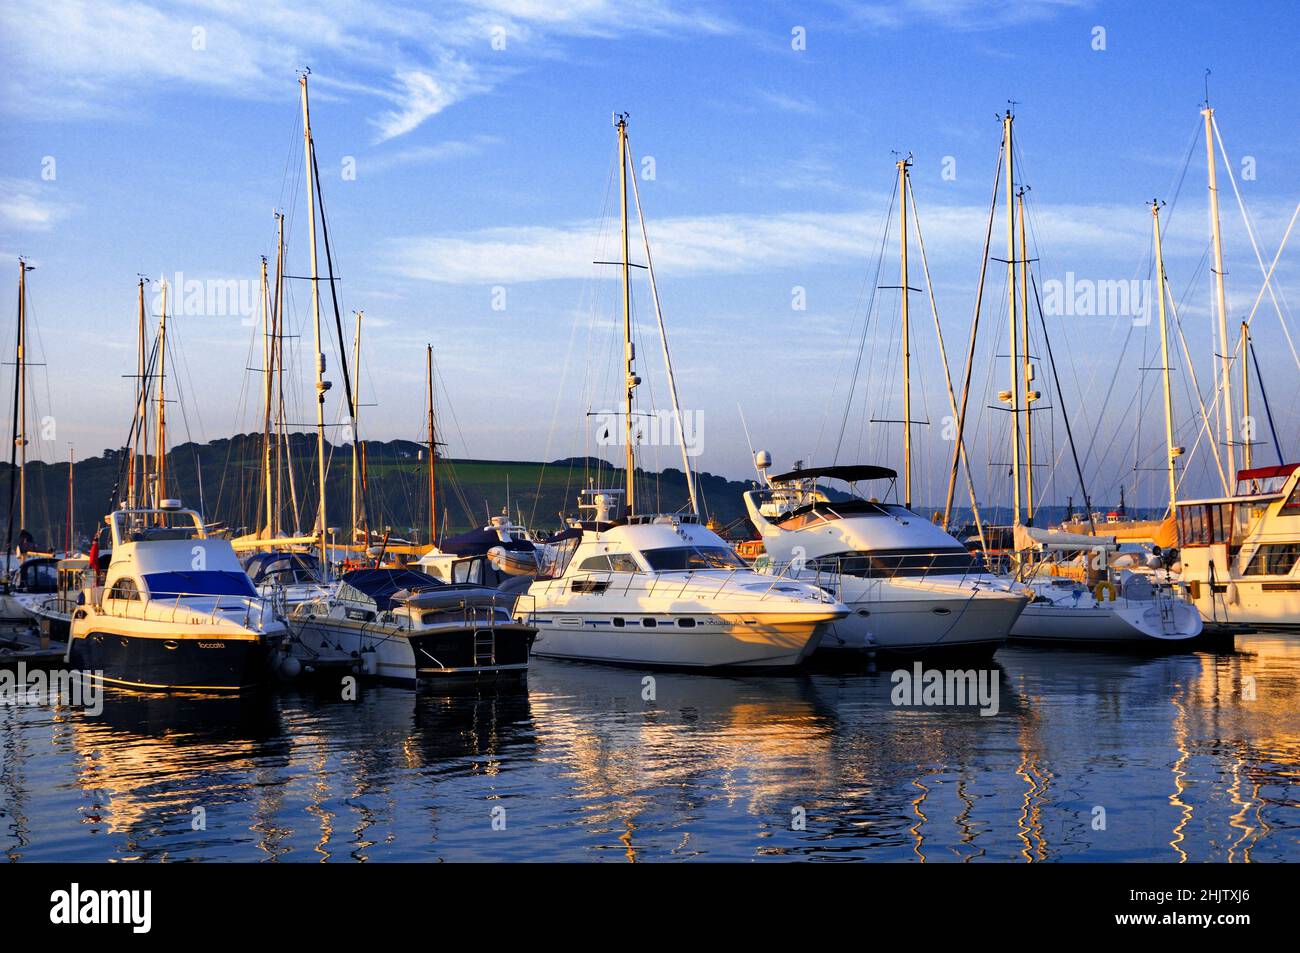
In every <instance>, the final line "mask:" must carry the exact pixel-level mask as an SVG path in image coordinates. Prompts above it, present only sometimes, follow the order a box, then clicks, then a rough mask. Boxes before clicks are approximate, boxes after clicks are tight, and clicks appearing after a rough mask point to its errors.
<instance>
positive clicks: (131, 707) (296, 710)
mask: <svg viewBox="0 0 1300 953" xmlns="http://www.w3.org/2000/svg"><path fill="white" fill-rule="evenodd" d="M997 659H998V671H997V672H996V673H995V674H996V675H997V677H998V678H999V679H1000V684H999V695H1000V699H1001V705H1000V711H999V713H998V714H996V715H994V716H992V717H981V716H980V715H979V713H978V711H977V710H976V709H975V708H962V709H953V708H941V707H924V708H923V707H917V708H900V707H895V706H894V705H893V704H892V703H891V701H890V689H891V681H890V678H889V673H888V672H881V673H878V674H805V675H798V676H784V677H775V676H773V677H759V676H747V677H709V676H702V675H687V674H681V675H678V674H665V673H659V674H657V675H655V678H654V684H653V688H654V699H653V700H644V699H643V694H645V693H646V688H645V684H644V683H643V681H642V679H643V678H644V677H645V673H642V672H635V671H627V670H621V669H613V668H604V667H600V666H594V665H583V664H576V663H565V662H550V661H545V660H537V661H535V662H534V663H533V665H532V667H531V671H530V674H529V679H528V684H527V685H526V686H525V687H523V688H521V689H518V690H514V691H508V692H500V693H483V694H479V693H475V692H465V691H460V692H457V693H455V694H441V693H438V692H431V691H420V692H413V691H408V690H405V689H396V688H386V687H373V688H365V689H363V691H362V693H361V695H360V698H359V699H358V700H357V701H355V702H345V701H340V700H336V699H334V698H331V697H328V696H324V695H321V694H317V693H312V692H310V691H298V690H292V691H282V692H279V693H278V694H274V695H271V696H269V697H264V698H261V699H259V700H254V699H243V700H241V699H209V698H195V697H190V698H185V697H181V698H173V697H165V696H142V695H132V694H124V693H114V692H110V693H109V694H108V697H107V698H106V699H105V705H104V710H103V713H102V714H101V715H100V716H98V717H90V716H88V715H87V714H85V713H83V712H81V711H78V710H74V709H70V708H65V707H59V706H50V705H44V706H18V707H14V706H6V707H3V708H0V753H2V756H3V762H2V763H0V849H2V850H3V851H4V852H5V854H6V855H7V856H8V857H9V858H10V859H12V860H41V861H58V860H91V861H106V860H128V859H138V860H163V859H167V860H238V861H279V862H315V861H326V860H328V861H331V862H352V861H371V860H433V859H447V860H546V859H564V860H610V861H624V860H673V859H687V858H698V859H706V860H750V859H756V858H757V859H799V858H819V859H834V860H848V859H863V860H881V861H886V860H888V861H896V860H912V861H917V860H919V861H928V862H934V861H949V862H954V861H956V862H962V861H980V862H984V861H1009V862H1039V861H1052V860H1062V859H1082V860H1156V861H1171V862H1179V861H1233V862H1241V861H1254V860H1282V859H1289V860H1294V859H1297V857H1300V846H1298V838H1297V831H1298V830H1300V817H1298V816H1297V815H1298V812H1297V811H1296V797H1295V789H1294V783H1295V780H1296V776H1297V766H1298V765H1300V706H1297V693H1298V689H1297V686H1298V685H1300V646H1297V645H1296V644H1295V643H1294V642H1291V641H1288V640H1287V639H1286V638H1285V637H1277V638H1273V637H1268V636H1256V637H1249V638H1242V639H1239V640H1238V651H1237V652H1235V653H1232V654H1220V655H1215V654H1208V653H1197V654H1185V655H1170V656H1162V657H1141V656H1136V657H1135V656H1124V655H1109V654H1098V653H1096V652H1068V651H1058V650H1035V649H1004V650H1002V651H1000V652H999V653H998V656H997ZM1252 696H1253V697H1252Z"/></svg>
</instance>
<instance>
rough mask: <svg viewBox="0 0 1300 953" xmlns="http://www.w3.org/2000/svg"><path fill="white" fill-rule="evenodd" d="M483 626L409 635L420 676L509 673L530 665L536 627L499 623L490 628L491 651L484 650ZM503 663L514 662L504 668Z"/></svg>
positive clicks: (507, 675)
mask: <svg viewBox="0 0 1300 953" xmlns="http://www.w3.org/2000/svg"><path fill="white" fill-rule="evenodd" d="M485 631H486V630H482V629H478V630H476V629H472V628H470V629H444V630H436V631H433V632H427V633H412V634H410V635H408V636H407V639H408V641H409V642H410V644H411V651H412V652H413V653H414V654H415V665H416V671H417V673H418V675H419V677H420V678H447V677H460V676H468V677H470V678H474V677H478V678H492V677H510V676H512V675H516V674H522V672H523V671H524V670H525V669H526V667H527V665H528V656H529V653H530V652H531V651H532V647H533V640H534V639H535V638H537V630H536V629H533V628H530V627H527V626H498V627H495V628H493V629H492V630H491V653H490V657H489V655H488V654H487V653H486V652H484V651H483V645H482V644H481V642H480V633H484V632H485ZM476 643H477V644H478V645H479V647H478V648H477V649H476ZM502 666H515V667H514V668H505V669H504V670H503V669H502Z"/></svg>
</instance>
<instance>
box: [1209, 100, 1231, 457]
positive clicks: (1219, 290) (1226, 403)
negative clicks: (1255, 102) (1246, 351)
mask: <svg viewBox="0 0 1300 953" xmlns="http://www.w3.org/2000/svg"><path fill="white" fill-rule="evenodd" d="M1201 115H1202V116H1204V117H1205V161H1206V167H1207V171H1208V172H1209V185H1210V231H1211V233H1212V234H1213V236H1214V291H1215V298H1216V302H1217V304H1218V309H1219V372H1220V378H1219V391H1220V393H1221V394H1222V395H1223V439H1224V442H1225V443H1226V444H1227V447H1228V474H1229V476H1230V477H1231V478H1232V479H1234V480H1235V479H1236V478H1237V453H1236V451H1235V450H1234V449H1233V437H1232V433H1233V426H1232V359H1231V357H1230V355H1229V354H1228V294H1227V290H1226V289H1225V288H1224V285H1223V236H1222V235H1221V234H1220V233H1219V175H1218V164H1217V163H1216V162H1215V161H1214V110H1213V109H1211V108H1210V104H1209V102H1208V100H1207V102H1206V104H1205V108H1204V109H1202V110H1201Z"/></svg>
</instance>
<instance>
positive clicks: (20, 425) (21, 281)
mask: <svg viewBox="0 0 1300 953" xmlns="http://www.w3.org/2000/svg"><path fill="white" fill-rule="evenodd" d="M27 271H28V268H27V263H26V262H25V261H23V260H22V259H21V258H20V259H19V260H18V341H17V348H16V352H15V363H16V365H17V369H16V371H17V372H16V374H15V377H14V392H15V394H16V395H17V404H18V416H17V418H16V423H17V429H16V431H15V434H14V443H16V444H17V445H18V529H19V530H24V529H26V528H27V355H26V353H25V352H26V348H27Z"/></svg>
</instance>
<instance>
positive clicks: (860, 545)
mask: <svg viewBox="0 0 1300 953" xmlns="http://www.w3.org/2000/svg"><path fill="white" fill-rule="evenodd" d="M756 462H757V463H758V464H759V473H760V474H761V475H762V477H763V480H764V482H765V484H766V485H765V486H763V487H761V488H759V489H756V490H750V491H749V492H747V493H746V494H745V496H744V499H745V507H746V509H747V511H748V513H749V519H750V521H751V522H752V523H753V524H754V527H755V528H756V529H757V530H758V533H759V537H760V539H761V541H762V545H763V547H764V554H763V555H761V556H760V557H759V558H758V559H757V560H756V561H755V568H756V569H758V570H760V571H761V572H763V573H764V574H766V575H768V576H772V575H776V576H780V577H781V578H784V579H793V580H798V581H801V582H808V583H812V584H814V585H817V586H821V587H823V588H825V589H826V590H828V591H829V592H832V593H834V594H835V596H836V597H837V598H838V599H839V600H840V601H842V602H843V603H844V604H845V605H846V606H847V607H848V608H849V610H850V612H849V615H847V616H846V617H845V618H843V619H841V620H838V621H836V622H834V623H832V624H830V625H828V626H827V627H826V630H825V633H824V634H823V636H822V639H821V643H820V646H819V647H820V648H821V649H823V650H825V651H826V652H882V653H886V654H898V655H908V656H921V655H969V656H981V655H982V656H989V655H992V654H993V652H994V651H996V650H997V648H998V646H999V645H1001V644H1002V643H1004V642H1005V641H1006V639H1007V633H1008V632H1009V630H1010V629H1011V626H1012V624H1013V623H1014V622H1015V621H1016V618H1017V617H1018V616H1019V615H1020V613H1021V611H1022V610H1023V609H1024V607H1025V605H1026V603H1027V602H1028V596H1027V595H1026V594H1025V593H1024V592H1023V591H1022V590H1021V589H1020V588H1019V587H1017V586H1015V585H1014V584H1013V583H1011V582H1009V581H1008V580H1005V579H1002V578H999V577H997V576H994V575H992V574H990V573H989V572H988V571H987V569H986V567H985V566H984V564H983V562H982V561H981V560H980V559H979V557H977V556H975V555H973V554H971V553H970V552H969V551H968V550H967V549H966V548H965V547H964V546H963V545H962V544H961V543H960V542H959V541H958V540H957V539H955V538H954V537H952V536H950V535H949V534H948V533H946V532H944V530H942V529H941V528H940V527H938V526H936V525H935V524H933V523H931V522H930V521H929V520H926V519H925V518H924V517H921V516H918V515H917V514H916V513H914V512H912V511H911V510H909V509H907V508H906V507H904V506H901V505H899V504H897V503H883V502H881V501H880V500H878V499H876V498H865V497H863V496H861V495H859V494H858V492H857V486H858V484H860V483H864V482H869V481H890V482H891V484H892V481H894V480H895V479H896V478H897V474H896V473H895V472H894V471H893V470H890V469H888V468H886V467H877V466H830V467H814V468H808V469H796V470H792V471H790V472H788V473H782V474H778V475H775V476H769V475H768V474H767V469H768V467H769V466H770V465H771V457H770V455H768V454H767V453H766V452H763V451H760V452H759V453H758V454H757V455H756ZM819 480H837V481H842V482H843V483H845V484H847V485H848V487H849V490H850V492H849V493H848V494H841V496H842V497H843V498H842V499H835V500H832V499H831V498H830V497H829V496H828V494H827V493H826V492H824V491H823V490H822V489H820V488H819V486H818V481H819Z"/></svg>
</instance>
